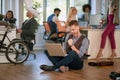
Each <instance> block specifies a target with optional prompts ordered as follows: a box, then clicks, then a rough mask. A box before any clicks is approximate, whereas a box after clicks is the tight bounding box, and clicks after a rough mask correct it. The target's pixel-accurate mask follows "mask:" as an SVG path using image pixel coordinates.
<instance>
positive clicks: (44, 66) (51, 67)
mask: <svg viewBox="0 0 120 80" xmlns="http://www.w3.org/2000/svg"><path fill="white" fill-rule="evenodd" d="M40 69H42V70H45V71H53V70H54V66H48V65H41V66H40Z"/></svg>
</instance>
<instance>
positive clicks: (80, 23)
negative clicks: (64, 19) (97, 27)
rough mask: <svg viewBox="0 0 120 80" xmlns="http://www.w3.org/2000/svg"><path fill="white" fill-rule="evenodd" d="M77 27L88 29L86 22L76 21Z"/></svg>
mask: <svg viewBox="0 0 120 80" xmlns="http://www.w3.org/2000/svg"><path fill="white" fill-rule="evenodd" d="M78 24H79V26H81V27H88V21H78Z"/></svg>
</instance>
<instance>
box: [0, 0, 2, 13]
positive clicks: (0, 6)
mask: <svg viewBox="0 0 120 80" xmlns="http://www.w3.org/2000/svg"><path fill="white" fill-rule="evenodd" d="M0 14H2V0H0Z"/></svg>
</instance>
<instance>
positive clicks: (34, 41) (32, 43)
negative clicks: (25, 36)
mask: <svg viewBox="0 0 120 80" xmlns="http://www.w3.org/2000/svg"><path fill="white" fill-rule="evenodd" d="M32 38H33V39H32V40H31V41H28V40H25V42H26V44H28V47H29V50H30V54H32V55H33V56H34V59H36V54H35V53H34V52H33V47H34V45H35V44H36V39H35V35H33V36H32Z"/></svg>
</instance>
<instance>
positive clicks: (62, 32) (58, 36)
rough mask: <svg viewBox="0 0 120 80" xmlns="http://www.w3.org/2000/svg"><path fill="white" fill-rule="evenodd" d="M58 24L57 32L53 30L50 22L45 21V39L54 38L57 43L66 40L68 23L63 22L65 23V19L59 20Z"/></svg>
mask: <svg viewBox="0 0 120 80" xmlns="http://www.w3.org/2000/svg"><path fill="white" fill-rule="evenodd" d="M56 24H57V27H58V32H56V33H55V32H53V31H52V27H51V26H50V24H49V23H48V22H46V21H44V22H43V25H44V28H45V32H44V36H43V39H45V40H52V41H54V42H55V43H57V42H61V43H62V42H63V41H65V37H66V25H64V26H63V24H65V22H64V21H57V22H56Z"/></svg>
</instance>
